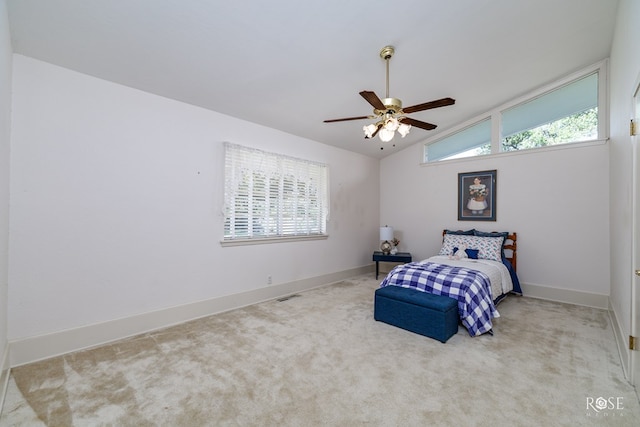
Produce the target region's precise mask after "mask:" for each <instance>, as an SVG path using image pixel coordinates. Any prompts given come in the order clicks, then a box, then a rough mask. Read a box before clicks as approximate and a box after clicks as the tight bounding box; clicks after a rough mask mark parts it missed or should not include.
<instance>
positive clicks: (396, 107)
mask: <svg viewBox="0 0 640 427" xmlns="http://www.w3.org/2000/svg"><path fill="white" fill-rule="evenodd" d="M381 101H382V103H383V104H384V106H385V107H386V109H384V110H376V109H374V110H373V113H374V114H375V115H376V116H381V115H383V114H399V113H401V112H402V101H401V100H399V99H398V98H383V99H381Z"/></svg>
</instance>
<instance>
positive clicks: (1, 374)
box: [0, 344, 11, 415]
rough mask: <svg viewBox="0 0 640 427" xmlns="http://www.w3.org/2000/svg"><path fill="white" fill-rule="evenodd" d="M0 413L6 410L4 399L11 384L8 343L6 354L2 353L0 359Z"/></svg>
mask: <svg viewBox="0 0 640 427" xmlns="http://www.w3.org/2000/svg"><path fill="white" fill-rule="evenodd" d="M0 363H1V364H0V368H1V369H2V371H0V415H2V411H3V410H4V399H5V397H6V395H7V386H8V385H9V375H10V374H11V369H10V368H9V344H7V345H6V346H5V348H4V354H3V355H2V360H0Z"/></svg>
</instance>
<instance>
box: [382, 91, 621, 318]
mask: <svg viewBox="0 0 640 427" xmlns="http://www.w3.org/2000/svg"><path fill="white" fill-rule="evenodd" d="M460 102H464V99H461V100H460ZM421 159H422V145H421V144H417V145H414V146H412V147H409V148H408V149H405V150H403V151H401V152H399V153H397V154H394V155H392V156H390V157H388V158H386V159H384V160H382V162H381V166H380V191H381V196H380V212H381V214H380V220H381V222H383V223H385V224H389V225H390V226H393V227H394V229H395V230H399V231H401V232H402V235H403V237H401V238H400V240H401V241H402V243H401V249H402V250H409V251H411V252H412V253H413V255H414V258H416V259H423V258H427V257H429V256H431V255H435V254H437V252H438V251H439V249H440V246H441V242H442V230H443V229H444V228H451V229H468V228H476V229H479V230H484V231H510V232H517V233H518V276H519V278H520V280H521V282H522V284H523V291H524V292H525V293H528V294H529V295H533V296H540V297H545V296H546V297H549V298H553V299H559V300H567V302H569V301H570V300H568V299H567V298H566V293H567V292H564V291H563V290H569V291H573V292H570V293H571V294H573V295H574V297H576V298H577V300H571V302H576V303H584V304H588V305H596V306H603V305H605V306H606V296H607V295H609V206H608V197H607V194H608V191H609V160H608V159H609V147H608V145H607V144H606V143H604V142H599V143H594V144H589V145H582V146H580V148H575V147H574V148H564V149H551V150H536V151H531V152H527V153H514V154H502V155H494V156H487V157H476V158H472V159H464V160H456V161H448V162H441V163H438V164H431V165H428V166H421V165H419V163H420V161H421ZM493 169H496V170H497V201H496V204H497V210H496V213H497V220H496V221H495V222H482V221H458V219H457V218H458V216H457V207H458V205H457V196H458V193H457V180H458V173H461V172H474V171H484V170H493Z"/></svg>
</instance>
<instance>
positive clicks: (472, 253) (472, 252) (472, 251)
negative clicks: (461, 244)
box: [464, 249, 480, 259]
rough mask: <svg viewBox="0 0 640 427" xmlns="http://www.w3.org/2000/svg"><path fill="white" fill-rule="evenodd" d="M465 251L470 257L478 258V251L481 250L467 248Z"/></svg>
mask: <svg viewBox="0 0 640 427" xmlns="http://www.w3.org/2000/svg"><path fill="white" fill-rule="evenodd" d="M464 251H465V252H466V253H467V256H468V257H469V258H471V259H478V252H480V251H479V250H478V249H465V250H464Z"/></svg>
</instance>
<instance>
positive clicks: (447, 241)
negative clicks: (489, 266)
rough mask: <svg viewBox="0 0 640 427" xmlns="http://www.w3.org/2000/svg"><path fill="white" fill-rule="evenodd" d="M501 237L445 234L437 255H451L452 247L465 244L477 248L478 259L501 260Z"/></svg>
mask: <svg viewBox="0 0 640 427" xmlns="http://www.w3.org/2000/svg"><path fill="white" fill-rule="evenodd" d="M503 241H504V238H503V237H481V236H467V235H460V234H445V235H444V241H443V242H442V248H440V253H439V255H453V248H460V247H461V246H465V247H466V248H467V249H477V250H478V259H488V260H491V261H498V262H500V261H502V256H501V254H502V243H503Z"/></svg>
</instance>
